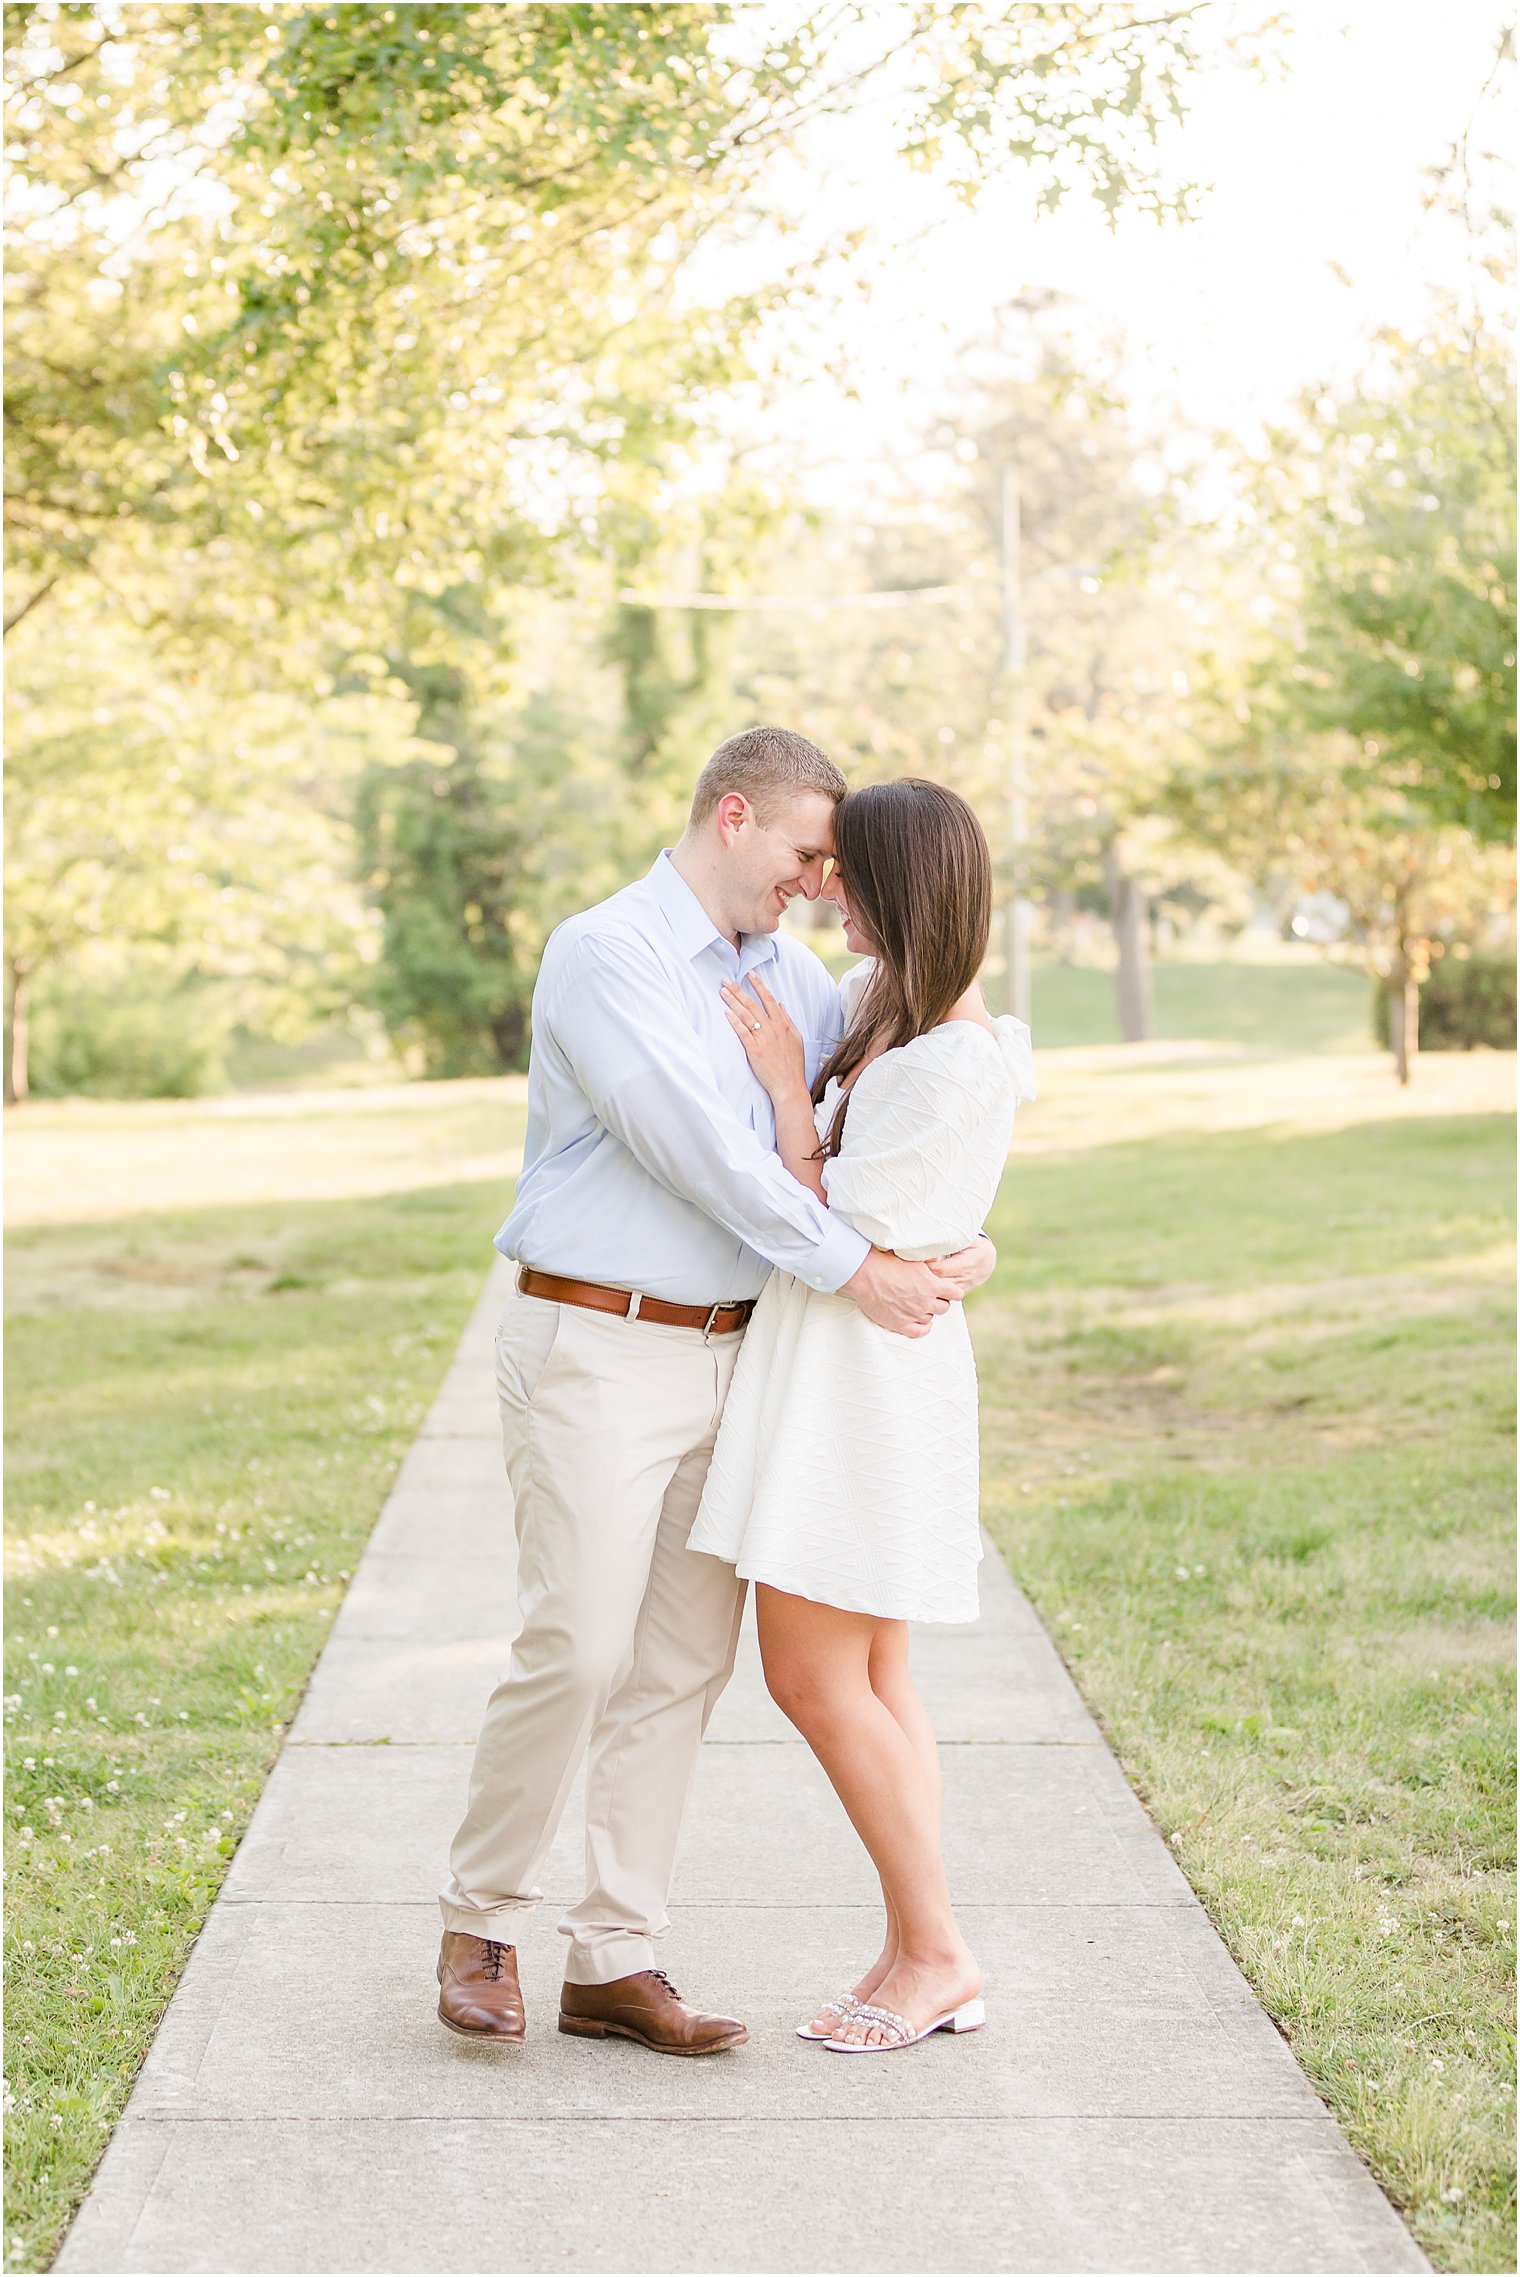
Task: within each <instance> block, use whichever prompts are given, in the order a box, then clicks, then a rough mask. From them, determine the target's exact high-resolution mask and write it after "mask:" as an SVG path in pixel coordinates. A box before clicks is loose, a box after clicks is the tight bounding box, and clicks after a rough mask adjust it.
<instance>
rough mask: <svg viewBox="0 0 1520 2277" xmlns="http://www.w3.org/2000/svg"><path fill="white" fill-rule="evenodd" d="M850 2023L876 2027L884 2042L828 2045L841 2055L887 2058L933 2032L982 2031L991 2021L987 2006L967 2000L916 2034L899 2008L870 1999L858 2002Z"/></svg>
mask: <svg viewBox="0 0 1520 2277" xmlns="http://www.w3.org/2000/svg"><path fill="white" fill-rule="evenodd" d="M846 2021H847V2022H848V2023H851V2024H874V2025H876V2026H877V2027H878V2028H879V2030H880V2031H881V2032H882V2033H883V2034H884V2035H885V2037H884V2038H882V2039H880V2040H840V2039H837V2038H836V2039H832V2040H828V2041H826V2042H825V2043H824V2044H825V2046H826V2047H829V2048H831V2049H832V2050H833V2052H834V2053H835V2055H839V2056H884V2055H885V2054H886V2053H887V2051H888V2050H889V2049H891V2048H913V2047H916V2046H917V2045H918V2043H919V2041H920V2040H927V2039H928V2037H929V2034H930V2033H931V2032H979V2031H980V2030H981V2028H982V2026H983V2025H984V2024H985V2023H986V2021H987V2003H986V2001H985V2000H982V1999H981V1998H980V1997H978V1998H977V1999H976V2000H963V2001H962V2002H961V2005H960V2007H959V2008H952V2009H949V2010H947V2012H946V2013H945V2014H944V2015H943V2016H936V2017H935V2019H934V2022H933V2023H932V2024H926V2025H925V2026H924V2028H923V2030H922V2031H921V2032H915V2031H914V2029H913V2027H912V2025H911V2024H910V2023H909V2022H908V2019H907V2017H906V2016H899V2015H898V2013H897V2010H896V2009H895V2008H873V2007H872V2005H871V2003H870V2002H869V2001H866V2000H857V2001H856V2003H855V2007H854V2012H853V2014H852V2015H851V2016H849V2017H848V2018H847V2019H846Z"/></svg>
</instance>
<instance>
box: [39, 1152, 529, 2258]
mask: <svg viewBox="0 0 1520 2277" xmlns="http://www.w3.org/2000/svg"><path fill="white" fill-rule="evenodd" d="M204 1135H205V1137H206V1140H207V1143H208V1144H211V1143H214V1133H213V1132H211V1131H209V1130H208V1131H207V1132H206V1133H205V1134H204ZM500 1199H501V1191H500V1188H499V1186H497V1185H495V1184H492V1183H483V1184H477V1185H455V1186H451V1187H444V1188H438V1189H432V1190H428V1189H423V1190H420V1191H415V1192H409V1193H402V1194H397V1195H393V1196H388V1197H385V1198H382V1199H379V1200H360V1201H347V1202H344V1201H324V1202H304V1203H303V1202H286V1203H281V1204H278V1205H270V1204H266V1205H263V1206H258V1207H245V1208H240V1209H236V1210H197V1211H195V1212H193V1213H185V1214H181V1215H164V1216H159V1217H138V1218H135V1219H132V1220H130V1221H129V1222H127V1223H118V1224H110V1223H105V1224H93V1225H62V1226H45V1227H33V1228H30V1229H22V1230H20V1231H17V1232H13V1233H12V1234H11V1236H10V1239H9V1243H8V1250H9V1271H8V1275H7V1303H8V1309H9V1314H10V1321H9V1334H8V1347H9V1362H10V1370H9V1391H10V1399H9V1418H10V1427H11V1445H10V1526H9V1535H10V1560H11V1580H10V1584H9V1588H8V1593H7V1594H8V1619H7V1639H6V1642H7V1674H6V1702H5V1707H6V1727H7V1728H6V1737H7V1754H8V1764H9V1776H8V1787H7V1811H8V1825H9V1830H10V1842H9V1860H8V1864H9V1873H10V1883H9V1899H10V1903H9V1908H8V1922H7V1946H6V1955H7V2016H6V2021H7V2024H8V2027H9V2049H8V2056H9V2062H8V2067H7V2070H8V2078H9V2089H10V2093H11V2095H12V2096H13V2097H14V2098H15V2101H14V2105H13V2107H12V2108H11V2110H10V2112H9V2119H8V2125H7V2130H6V2132H7V2163H8V2187H7V2193H6V2201H7V2225H6V2230H7V2252H6V2260H7V2265H8V2266H9V2267H12V2268H31V2269H35V2268H38V2267H41V2266H43V2265H45V2263H46V2261H47V2259H48V2257H49V2255H50V2253H51V2251H52V2249H53V2247H54V2245H55V2243H56V2240H57V2237H58V2234H59V2231H60V2229H61V2227H62V2226H63V2224H64V2223H65V2222H66V2220H67V2219H68V2217H69V2215H70V2213H71V2212H72V2210H73V2208H74V2207H75V2205H77V2203H78V2201H79V2198H80V2197H81V2196H82V2194H83V2191H84V2188H85V2186H86V2184H87V2182H88V2180H89V2176H90V2173H91V2170H92V2168H93V2166H94V2164H95V2161H96V2159H97V2158H98V2156H99V2154H100V2151H101V2149H102V2147H103V2145H104V2143H105V2140H106V2137H107V2136H108V2134H109V2132H110V2129H111V2126H112V2124H113V2122H114V2120H115V2119H116V2117H117V2115H118V2113H119V2111H120V2109H121V2106H122V2104H123V2102H124V2101H125V2098H126V2094H127V2091H128V2089H129V2088H130V2085H131V2082H132V2078H133V2075H134V2073H135V2071H136V2069H137V2066H138V2064H139V2063H140V2062H141V2060H142V2057H143V2055H144V2053H145V2051H146V2049H147V2046H148V2043H149V2041H150V2040H151V2038H152V2036H153V2032H154V2029H155V2027H156V2025H157V2023H158V2020H159V2017H160V2015H161V2013H162V2010H163V2007H164V2004H165V2002H166V2001H167V1999H168V1997H169V1994H170V1993H171V1992H172V1990H173V1988H174V1984H175V1981H176V1979H177V1977H178V1975H179V1971H180V1969H181V1967H182V1965H183V1962H184V1959H185V1955H186V1953H187V1951H188V1949H189V1946H190V1943H191V1941H192V1939H193V1937H194V1935H195V1932H196V1930H197V1929H198V1927H199V1926H200V1923H201V1922H202V1920H203V1919H204V1917H205V1914H206V1910H207V1908H208V1906H209V1905H210V1902H211V1900H212V1898H213V1896H214V1895H215V1893H216V1890H217V1887H218V1885H219V1883H220V1881H221V1879H222V1875H223V1873H224V1871H225V1866H226V1861H227V1859H228V1858H229V1857H230V1855H231V1853H232V1851H233V1850H234V1848H235V1847H236V1844H237V1841H238V1839H239V1837H240V1835H241V1834H242V1831H243V1828H244V1826H245V1825H246V1823H247V1819H248V1816H249V1813H250V1811H251V1810H252V1807H253V1804H254V1802H255V1801H256V1799H257V1796H258V1793H259V1790H260V1788H261V1786H262V1784H263V1781H264V1778H265V1775H266V1773H267V1771H268V1769H269V1766H270V1764H271V1762H272V1760H273V1758H274V1756H275V1754H276V1752H277V1750H278V1748H279V1745H280V1734H281V1731H282V1729H283V1728H284V1726H285V1725H286V1723H287V1722H288V1721H289V1720H290V1717H291V1715H292V1713H293V1711H294V1708H295V1706H296V1704H297V1702H298V1701H299V1699H300V1695H301V1691H302V1688H303V1686H304V1684H305V1682H306V1678H307V1676H308V1674H309V1672H310V1669H311V1666H312V1663H313V1661H314V1660H315V1658H316V1655H317V1653H318V1652H319V1650H320V1649H321V1645H322V1642H323V1639H324V1637H325V1635H326V1630H327V1624H328V1622H329V1620H330V1619H331V1616H332V1614H333V1612H334V1610H335V1609H336V1607H337V1605H338V1603H339V1602H340V1599H341V1597H342V1593H343V1586H344V1583H345V1581H346V1579H347V1577H348V1574H349V1573H350V1572H351V1571H352V1569H353V1566H354V1564H355V1562H356V1561H357V1558H358V1555H359V1552H360V1550H361V1549H362V1547H363V1544H364V1540H365V1537H366V1535H367V1533H368V1531H369V1528H370V1526H371V1524H372V1522H373V1520H374V1518H375V1516H376V1514H377V1512H378V1509H379V1506H380V1503H381V1501H382V1500H383V1498H384V1494H385V1490H386V1487H387V1485H388V1483H389V1480H390V1478H391V1476H392V1474H393V1472H394V1470H395V1467H396V1464H397V1462H398V1460H399V1458H400V1456H401V1455H402V1454H403V1453H404V1451H405V1449H406V1447H407V1444H408V1442H409V1441H410V1439H411V1437H412V1436H413V1434H414V1432H415V1430H416V1428H417V1426H418V1424H419V1423H420V1421H421V1420H422V1417H423V1415H424V1413H425V1412H426V1409H427V1407H428V1405H429V1403H430V1401H431V1399H432V1396H433V1393H434V1391H435V1390H436V1388H437V1385H438V1382H439V1380H440V1379H441V1377H442V1374H443V1371H444V1368H445V1367H446V1365H447V1363H448V1360H449V1358H450V1356H451V1354H452V1351H453V1348H454V1345H455V1343H456V1341H457V1339H458V1336H459V1332H460V1329H461V1327H462V1325H463V1322H464V1319H465V1317H466V1315H467V1312H468V1310H469V1307H470V1305H471V1304H472V1303H473V1301H474V1299H475V1297H476V1296H477V1294H478V1292H479V1288H480V1283H481V1277H482V1273H483V1270H484V1266H485V1264H486V1262H487V1257H488V1244H489V1241H490V1237H491V1234H492V1233H493V1232H494V1231H495V1228H496V1225H497V1223H498V1222H499V1204H500Z"/></svg>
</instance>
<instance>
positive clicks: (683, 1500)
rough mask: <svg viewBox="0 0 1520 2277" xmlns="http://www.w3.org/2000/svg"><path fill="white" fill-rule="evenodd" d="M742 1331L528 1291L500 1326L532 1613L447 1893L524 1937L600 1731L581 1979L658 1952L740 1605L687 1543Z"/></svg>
mask: <svg viewBox="0 0 1520 2277" xmlns="http://www.w3.org/2000/svg"><path fill="white" fill-rule="evenodd" d="M743 1341H744V1334H743V1331H742V1330H740V1331H738V1332H736V1333H733V1334H730V1335H726V1336H714V1337H711V1338H704V1336H703V1334H702V1331H701V1330H700V1329H699V1328H661V1327H658V1326H656V1325H655V1324H653V1323H652V1322H645V1321H628V1320H621V1319H619V1318H618V1317H617V1316H616V1315H615V1314H608V1313H595V1312H588V1311H586V1310H585V1309H584V1307H582V1306H578V1305H558V1304H551V1303H548V1302H546V1301H545V1300H544V1299H543V1298H540V1297H525V1296H522V1295H520V1294H519V1293H518V1292H516V1291H515V1290H514V1292H513V1294H512V1296H511V1297H510V1298H509V1300H508V1302H507V1306H506V1309H505V1311H504V1312H503V1314H502V1317H501V1325H500V1327H499V1329H498V1331H497V1337H496V1387H497V1394H498V1398H499V1401H500V1407H501V1420H502V1438H503V1443H504V1447H505V1451H506V1458H507V1473H508V1476H509V1477H510V1479H511V1482H512V1492H513V1495H514V1496H515V1498H516V1525H517V1541H518V1572H517V1578H518V1594H519V1597H520V1600H521V1606H522V1619H523V1626H522V1632H521V1634H520V1635H519V1637H518V1639H517V1642H516V1644H515V1645H514V1646H513V1648H512V1658H511V1663H510V1665H509V1667H508V1669H507V1673H506V1675H505V1676H504V1677H503V1678H502V1680H501V1682H500V1683H499V1684H498V1685H497V1687H496V1689H495V1691H494V1692H493V1693H492V1694H491V1699H490V1704H489V1706H488V1707H487V1710H486V1718H485V1724H484V1727H483V1728H482V1731H481V1734H480V1739H479V1742H478V1744H477V1746H476V1750H475V1765H474V1770H473V1773H472V1775H471V1780H470V1802H469V1808H468V1810H467V1811H466V1812H465V1816H464V1821H463V1824H462V1825H461V1826H460V1829H459V1832H458V1834H457V1835H456V1836H455V1838H454V1844H453V1848H452V1850H451V1852H450V1856H449V1868H450V1871H449V1879H448V1883H447V1885H446V1887H445V1889H444V1891H443V1894H442V1899H441V1903H442V1907H443V1919H444V1926H445V1927H446V1928H448V1929H454V1930H462V1931H465V1932H466V1933H468V1934H469V1935H472V1936H476V1937H493V1938H497V1939H499V1940H500V1941H501V1942H502V1943H503V1944H511V1943H514V1942H515V1940H516V1936H517V1933H518V1930H519V1929H520V1927H521V1917H522V1914H523V1913H524V1911H525V1910H526V1909H528V1908H529V1907H531V1906H532V1905H534V1904H535V1903H536V1902H537V1900H538V1898H539V1897H540V1896H541V1894H542V1893H541V1892H540V1890H539V1889H538V1888H537V1886H536V1884H537V1878H538V1875H539V1872H540V1870H541V1869H542V1866H543V1861H544V1858H545V1855H546V1854H547V1852H548V1849H549V1846H550V1844H551V1843H552V1841H553V1840H554V1836H555V1833H556V1832H557V1830H558V1827H559V1822H560V1818H561V1815H562V1813H563V1811H564V1807H565V1800H566V1797H567V1795H568V1794H569V1791H570V1786H571V1782H572V1780H573V1779H574V1777H575V1773H576V1771H577V1769H578V1767H579V1764H580V1761H581V1757H582V1756H583V1755H584V1754H586V1752H587V1749H588V1745H589V1771H588V1784H587V1789H586V1882H587V1889H586V1895H585V1896H584V1897H583V1898H582V1899H581V1901H580V1903H579V1904H578V1905H575V1906H572V1908H571V1910H570V1911H569V1913H568V1914H566V1916H565V1918H564V1920H563V1921H562V1922H561V1923H560V1928H561V1930H562V1931H563V1932H564V1934H565V1935H566V1936H568V1937H569V1938H570V1939H571V1948H570V1955H569V1959H568V1962H567V1964H566V1972H565V1973H566V1976H567V1977H568V1978H569V1979H570V1980H571V1982H573V1983H576V1984H606V1983H609V1982H611V1981H612V1979H614V1978H616V1977H624V1976H631V1975H633V1973H634V1972H635V1971H636V1970H639V1969H647V1968H652V1967H653V1966H654V1957H655V1955H654V1940H655V1939H656V1938H658V1937H662V1936H663V1935H664V1934H665V1932H666V1930H667V1929H668V1928H669V1926H670V1924H669V1921H668V1919H667V1917H666V1911H665V1906H666V1899H667V1896H668V1893H669V1889H670V1877H671V1873H672V1870H673V1868H674V1865H675V1855H676V1847H677V1844H678V1842H679V1840H680V1834H681V1825H682V1821H683V1819H684V1817H685V1814H686V1804H687V1798H688V1796H689V1794H690V1790H691V1782H692V1776H693V1773H694V1772H695V1769H696V1761H697V1747H698V1743H699V1742H700V1740H701V1737H702V1733H703V1730H704V1729H705V1727H706V1724H707V1719H708V1717H709V1716H710V1715H711V1713H712V1710H713V1707H714V1705H715V1703H716V1701H717V1699H718V1695H719V1694H720V1692H721V1691H722V1690H723V1687H724V1685H725V1684H726V1683H727V1682H728V1679H729V1676H730V1674H731V1673H732V1670H733V1665H734V1652H735V1648H736V1646H737V1644H738V1638H739V1621H740V1615H741V1613H742V1611H743V1606H744V1587H743V1584H742V1583H741V1582H740V1581H739V1579H738V1578H737V1576H736V1575H735V1573H734V1570H733V1568H732V1566H728V1565H725V1564H723V1563H722V1562H721V1561H720V1560H719V1559H717V1558H711V1557H703V1556H700V1555H699V1554H698V1553H697V1552H696V1551H695V1550H688V1549H687V1547H686V1537H687V1535H688V1534H689V1532H690V1531H691V1525H692V1521H693V1519H694V1518H695V1516H696V1510H697V1504H698V1503H699V1502H700V1501H701V1498H702V1485H703V1481H704V1480H705V1478H706V1476H707V1467H708V1464H709V1462H710V1460H711V1458H712V1450H713V1441H714V1438H715V1437H716V1435H717V1428H718V1418H719V1416H720V1414H721V1413H722V1408H723V1400H724V1397H725V1394H726V1393H727V1390H728V1383H729V1378H730V1376H731V1375H732V1373H733V1367H734V1362H735V1360H736V1359H737V1358H738V1354H739V1347H740V1345H741V1344H742V1343H743Z"/></svg>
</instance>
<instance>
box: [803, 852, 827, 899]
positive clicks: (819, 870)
mask: <svg viewBox="0 0 1520 2277" xmlns="http://www.w3.org/2000/svg"><path fill="white" fill-rule="evenodd" d="M823 863H824V857H823V856H822V855H821V854H820V855H819V856H818V859H817V860H816V861H815V862H809V863H808V865H807V867H806V868H805V869H804V871H803V873H802V876H801V877H800V878H799V880H798V881H797V882H798V884H799V885H800V886H801V888H802V892H803V898H804V899H805V900H807V901H816V900H817V899H818V896H819V895H820V894H821V893H822V891H823Z"/></svg>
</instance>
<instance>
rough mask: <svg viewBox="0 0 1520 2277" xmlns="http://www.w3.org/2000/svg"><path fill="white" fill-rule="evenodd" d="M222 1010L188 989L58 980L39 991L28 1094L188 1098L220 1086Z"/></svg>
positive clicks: (191, 986)
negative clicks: (113, 986) (29, 1091)
mask: <svg viewBox="0 0 1520 2277" xmlns="http://www.w3.org/2000/svg"><path fill="white" fill-rule="evenodd" d="M226 1044H227V1023H226V1017H225V1014H224V1011H223V1009H222V1007H221V1006H220V1005H219V1004H218V1003H217V1001H216V1000H215V998H214V997H213V996H212V995H211V994H210V993H209V992H208V991H207V990H206V989H205V988H203V987H199V986H197V985H195V984H194V983H191V984H189V985H185V984H180V985H178V986H175V985H173V984H171V983H168V982H163V983H161V984H160V985H159V986H158V987H156V988H155V987H153V986H152V985H151V984H150V983H143V982H141V981H138V982H136V983H133V982H124V983H122V984H121V985H120V986H118V987H115V988H112V987H109V986H107V985H105V984H104V983H102V982H99V981H84V980H79V979H68V980H59V981H56V982H55V983H54V984H53V985H52V986H51V987H49V988H46V989H42V988H39V990H38V992H37V1001H36V1006H35V1009H34V1012H33V1015H32V1048H31V1069H30V1074H31V1089H32V1093H33V1095H34V1096H35V1097H37V1098H53V1099H57V1098H62V1097H65V1096H68V1095H70V1094H73V1093H76V1092H83V1093H84V1094H86V1095H87V1096H89V1097H92V1098H96V1099H194V1098H198V1097H200V1096H201V1095H202V1094H203V1093H204V1092H207V1091H219V1090H222V1089H223V1088H224V1087H225V1084H226V1058H225V1054H226Z"/></svg>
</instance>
